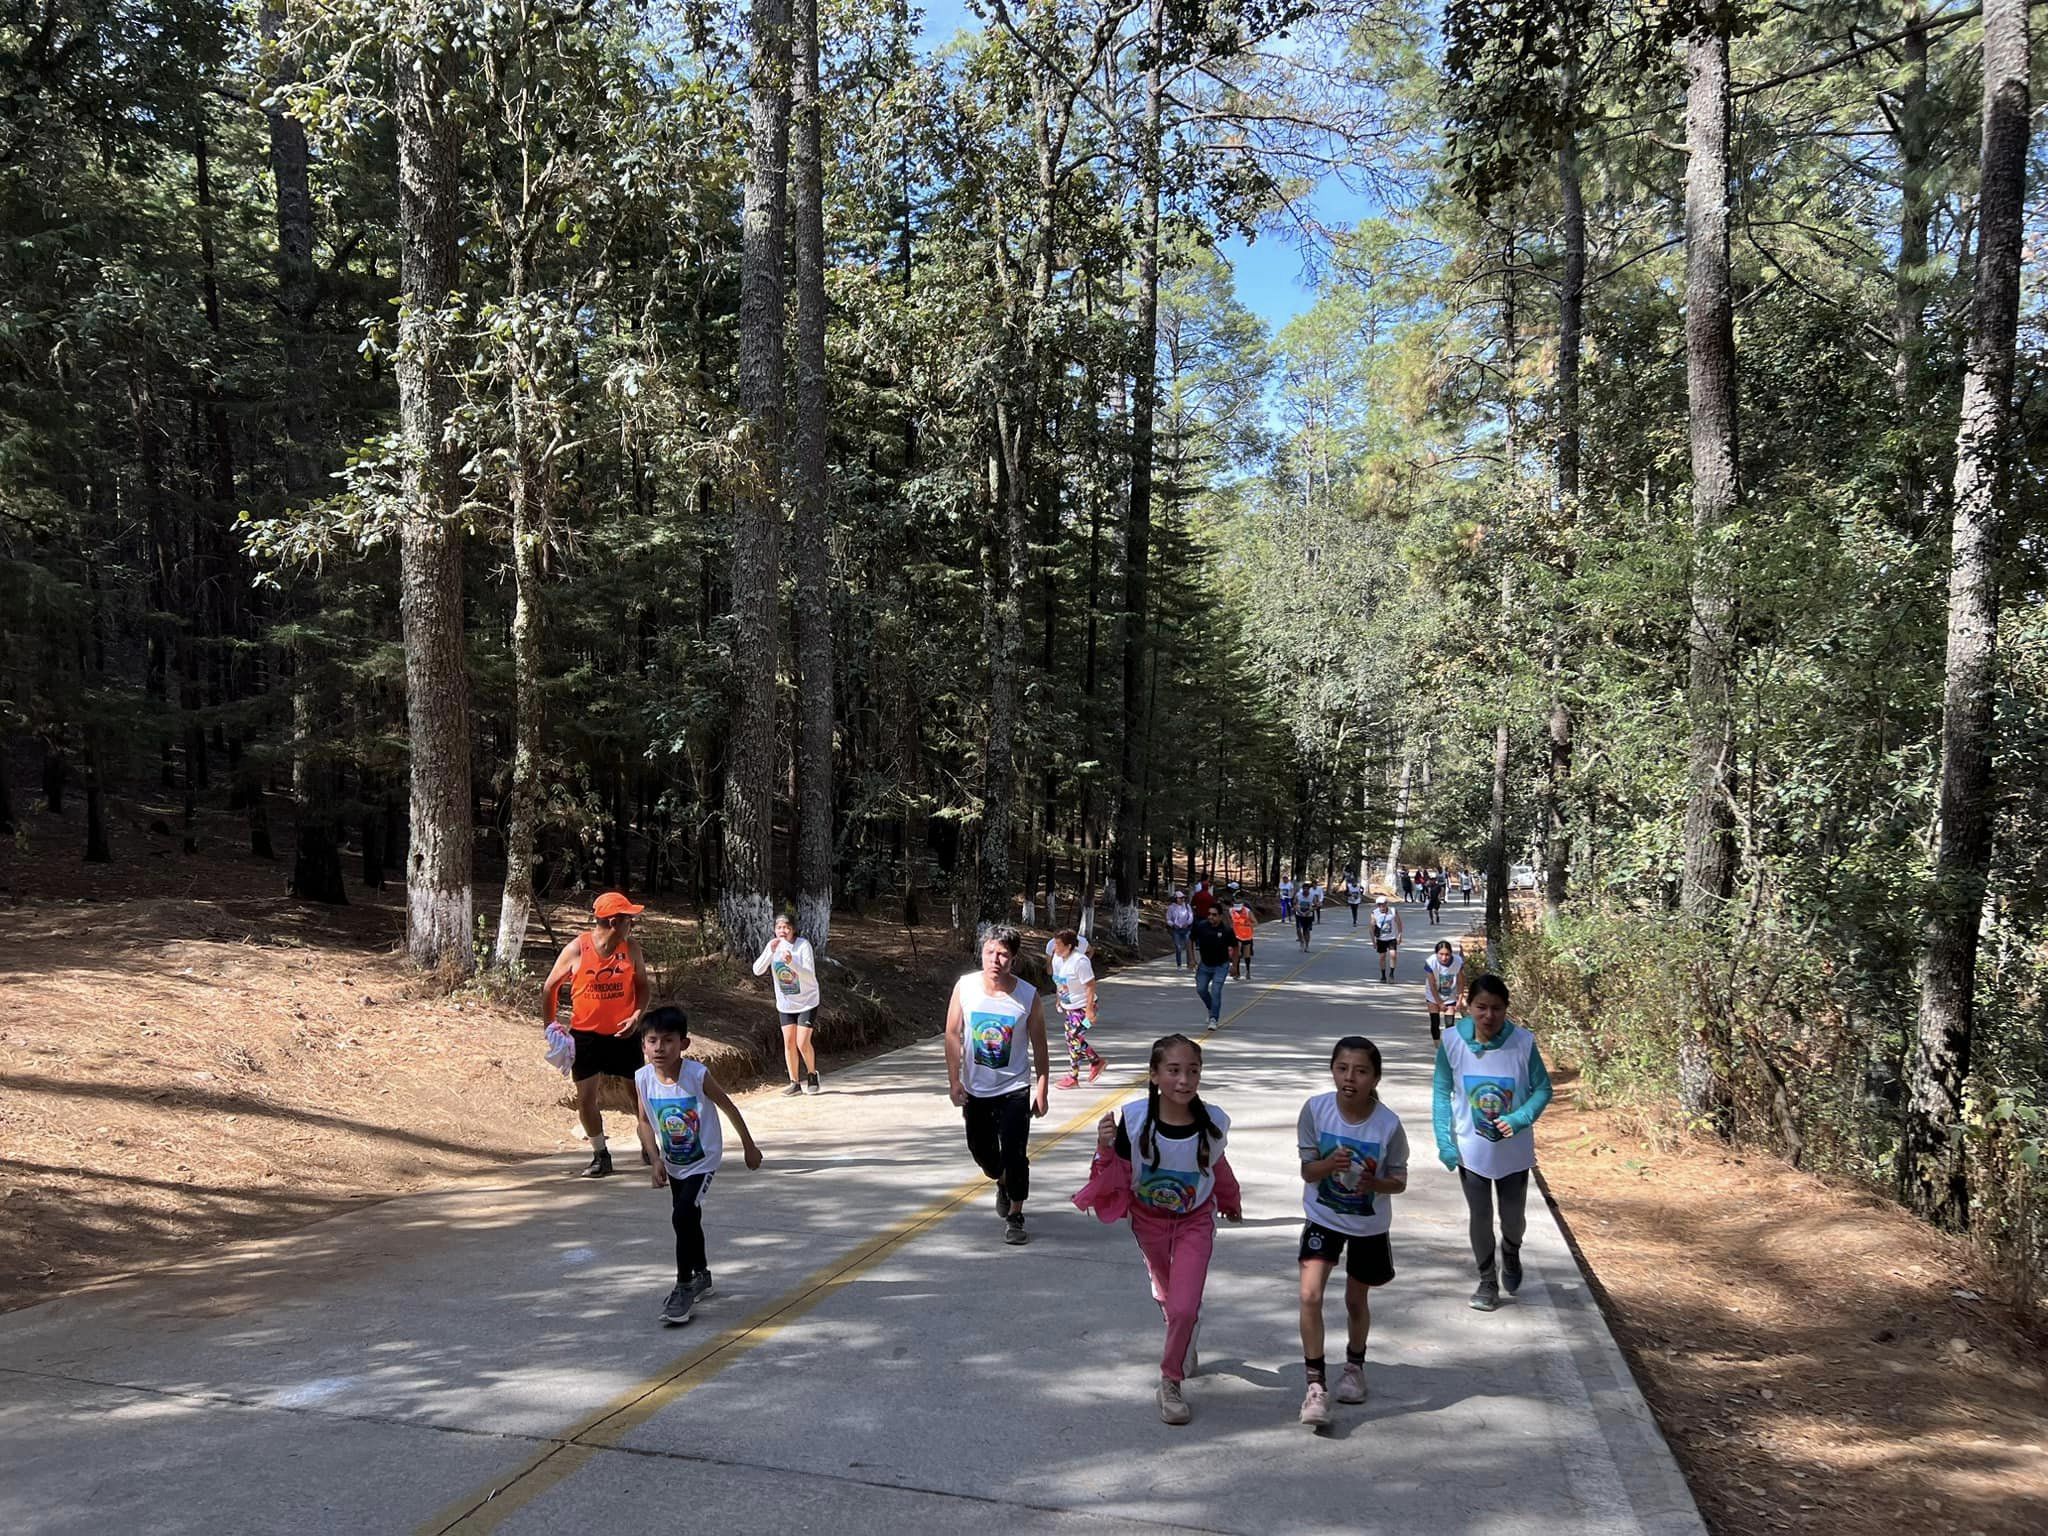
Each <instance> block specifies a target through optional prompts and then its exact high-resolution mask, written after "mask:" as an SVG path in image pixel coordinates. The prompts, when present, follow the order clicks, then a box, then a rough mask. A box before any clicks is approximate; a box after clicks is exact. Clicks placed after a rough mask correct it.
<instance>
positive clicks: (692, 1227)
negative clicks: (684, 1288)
mask: <svg viewBox="0 0 2048 1536" xmlns="http://www.w3.org/2000/svg"><path fill="white" fill-rule="evenodd" d="M710 1182H711V1175H710V1174H708V1173H700V1174H698V1175H696V1176H695V1177H694V1178H688V1179H678V1178H674V1177H671V1178H670V1179H669V1181H668V1201H669V1214H670V1219H671V1220H672V1221H673V1222H674V1223H675V1229H676V1279H678V1280H688V1279H689V1278H690V1276H692V1275H695V1274H701V1273H703V1272H704V1271H705V1270H707V1269H709V1268H710V1267H711V1266H710V1264H708V1263H707V1262H706V1261H705V1258H704V1186H705V1185H707V1184H709V1183H710Z"/></svg>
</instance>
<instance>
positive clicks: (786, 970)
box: [754, 939, 818, 1013]
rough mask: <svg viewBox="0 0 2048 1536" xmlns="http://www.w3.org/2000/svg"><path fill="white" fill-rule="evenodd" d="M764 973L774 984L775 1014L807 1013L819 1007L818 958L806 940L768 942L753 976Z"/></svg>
mask: <svg viewBox="0 0 2048 1536" xmlns="http://www.w3.org/2000/svg"><path fill="white" fill-rule="evenodd" d="M763 972H766V973H767V974H768V975H769V976H770V977H771V978H772V979H773V981H774V984H775V1007H776V1010H777V1011H778V1012H780V1013H807V1012H809V1011H810V1010H811V1009H813V1008H815V1007H817V1006H818V957H817V954H816V952H815V951H814V950H813V949H812V948H811V941H810V940H809V939H797V940H795V941H793V942H791V943H787V944H785V943H784V942H783V941H782V940H781V939H770V940H769V941H768V945H767V947H766V948H765V949H763V950H762V951H761V954H760V958H759V959H757V960H755V962H754V974H755V975H756V976H759V975H761V974H762V973H763Z"/></svg>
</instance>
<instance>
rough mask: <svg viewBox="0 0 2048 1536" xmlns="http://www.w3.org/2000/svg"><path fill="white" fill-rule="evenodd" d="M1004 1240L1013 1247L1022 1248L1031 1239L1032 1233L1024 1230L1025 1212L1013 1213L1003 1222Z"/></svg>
mask: <svg viewBox="0 0 2048 1536" xmlns="http://www.w3.org/2000/svg"><path fill="white" fill-rule="evenodd" d="M1003 1241H1004V1242H1006V1243H1008V1244H1009V1245H1010V1246H1011V1247H1012V1248H1021V1247H1023V1246H1024V1244H1026V1243H1028V1242H1030V1241H1031V1234H1030V1233H1028V1232H1026V1231H1025V1230H1024V1214H1023V1212H1021V1211H1019V1212H1015V1213H1013V1214H1012V1215H1011V1216H1010V1217H1009V1218H1008V1219H1007V1220H1006V1221H1005V1222H1004V1224H1003Z"/></svg>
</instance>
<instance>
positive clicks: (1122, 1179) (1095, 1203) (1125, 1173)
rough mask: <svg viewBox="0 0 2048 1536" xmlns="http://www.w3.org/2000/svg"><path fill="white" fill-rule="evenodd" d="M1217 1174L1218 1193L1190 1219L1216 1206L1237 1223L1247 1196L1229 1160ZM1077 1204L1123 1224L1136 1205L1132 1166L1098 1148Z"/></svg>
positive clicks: (1222, 1162)
mask: <svg viewBox="0 0 2048 1536" xmlns="http://www.w3.org/2000/svg"><path fill="white" fill-rule="evenodd" d="M1210 1171H1211V1172H1212V1173H1214V1174H1215V1175H1216V1193H1215V1194H1213V1195H1212V1196H1210V1197H1209V1199H1208V1200H1206V1201H1204V1202H1203V1203H1202V1204H1201V1205H1200V1206H1198V1207H1197V1208H1196V1209H1195V1210H1192V1211H1189V1212H1187V1216H1200V1215H1211V1216H1212V1219H1213V1214H1212V1213H1211V1211H1210V1207H1211V1206H1214V1207H1215V1208H1216V1209H1217V1210H1220V1211H1221V1212H1222V1213H1223V1214H1224V1215H1225V1216H1228V1217H1229V1218H1231V1220H1233V1221H1235V1220H1236V1219H1237V1218H1238V1217H1240V1216H1242V1215H1243V1214H1244V1193H1243V1191H1242V1190H1240V1189H1239V1188H1238V1185H1237V1175H1236V1174H1235V1173H1234V1172H1232V1171H1231V1167H1230V1159H1229V1158H1227V1157H1219V1158H1217V1159H1216V1166H1215V1167H1214V1168H1213V1169H1211V1170H1210ZM1074 1205H1075V1207H1076V1208H1077V1209H1080V1210H1084V1211H1093V1212H1094V1213H1095V1216H1096V1219H1097V1220H1098V1221H1106V1222H1107V1221H1122V1220H1123V1219H1124V1218H1125V1217H1126V1216H1129V1215H1130V1214H1131V1210H1132V1208H1133V1207H1134V1206H1136V1205H1137V1202H1136V1200H1135V1199H1133V1198H1132V1195H1131V1165H1130V1163H1129V1162H1127V1161H1126V1160H1125V1159H1123V1158H1121V1157H1118V1156H1117V1155H1116V1153H1115V1152H1105V1151H1103V1150H1101V1149H1100V1148H1097V1149H1096V1153H1095V1163H1094V1166H1093V1167H1091V1168H1090V1169H1089V1170H1088V1182H1087V1183H1086V1184H1083V1185H1082V1186H1081V1187H1080V1188H1079V1189H1077V1190H1075V1191H1074ZM1147 1214H1148V1215H1165V1214H1166V1213H1165V1212H1163V1211H1162V1212H1147ZM1168 1219H1170V1220H1185V1219H1186V1217H1170V1218H1168Z"/></svg>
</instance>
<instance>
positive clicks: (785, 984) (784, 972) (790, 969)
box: [772, 955, 803, 997]
mask: <svg viewBox="0 0 2048 1536" xmlns="http://www.w3.org/2000/svg"><path fill="white" fill-rule="evenodd" d="M772 969H773V970H774V972H775V985H776V986H778V987H780V988H781V989H782V993H783V996H785V997H795V996H796V995H797V993H799V992H801V991H803V984H802V983H801V982H799V981H798V980H797V976H796V967H795V966H793V965H791V964H790V963H789V962H788V961H787V960H784V959H783V958H782V957H781V956H779V955H778V956H776V958H775V963H774V966H773V967H772Z"/></svg>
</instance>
